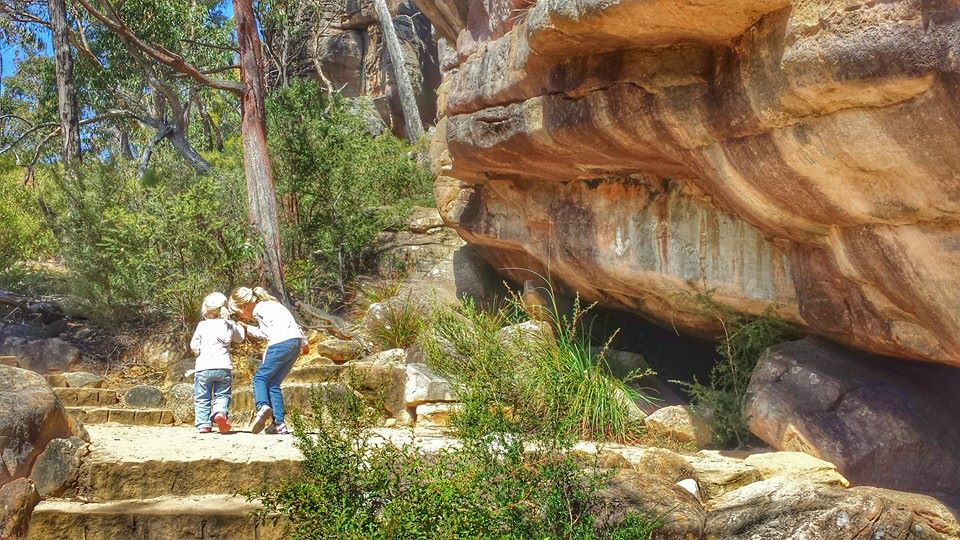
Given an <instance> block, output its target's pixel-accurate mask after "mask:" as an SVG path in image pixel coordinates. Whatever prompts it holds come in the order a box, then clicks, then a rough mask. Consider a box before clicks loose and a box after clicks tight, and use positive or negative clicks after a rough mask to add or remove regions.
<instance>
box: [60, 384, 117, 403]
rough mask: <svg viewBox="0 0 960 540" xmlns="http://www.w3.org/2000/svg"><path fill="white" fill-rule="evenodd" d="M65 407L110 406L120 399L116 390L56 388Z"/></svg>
mask: <svg viewBox="0 0 960 540" xmlns="http://www.w3.org/2000/svg"><path fill="white" fill-rule="evenodd" d="M53 393H54V394H56V395H57V398H58V399H60V402H61V403H63V405H64V406H65V407H74V406H77V405H86V406H101V407H109V406H111V405H115V404H116V403H118V402H119V401H120V399H119V397H118V395H117V391H116V390H109V389H101V388H54V389H53Z"/></svg>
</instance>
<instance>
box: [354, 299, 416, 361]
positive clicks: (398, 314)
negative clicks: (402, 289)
mask: <svg viewBox="0 0 960 540" xmlns="http://www.w3.org/2000/svg"><path fill="white" fill-rule="evenodd" d="M426 323H427V314H426V313H425V312H424V309H423V308H422V307H421V306H420V305H419V304H418V303H417V302H416V301H411V300H410V299H409V298H408V299H406V300H405V301H394V302H390V303H388V304H386V305H384V306H383V309H382V310H381V311H380V312H379V313H378V314H377V315H376V316H375V317H372V318H371V320H370V324H369V326H368V328H367V332H368V334H369V336H370V339H371V341H373V344H374V346H376V348H377V349H379V350H381V351H386V350H390V349H398V348H399V349H405V348H407V347H409V346H410V345H413V344H414V342H416V341H417V338H418V337H419V336H420V333H421V332H422V331H423V329H424V326H425V325H426Z"/></svg>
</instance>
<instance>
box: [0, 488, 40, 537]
mask: <svg viewBox="0 0 960 540" xmlns="http://www.w3.org/2000/svg"><path fill="white" fill-rule="evenodd" d="M39 502H40V494H38V493H37V489H36V487H34V485H33V482H32V481H30V480H29V479H27V478H18V479H16V480H14V481H12V482H9V483H7V484H4V485H2V486H0V538H11V539H13V538H23V537H24V536H25V535H26V534H27V527H28V526H29V524H30V515H31V514H32V513H33V509H34V507H35V506H37V503H39Z"/></svg>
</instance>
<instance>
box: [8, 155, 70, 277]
mask: <svg viewBox="0 0 960 540" xmlns="http://www.w3.org/2000/svg"><path fill="white" fill-rule="evenodd" d="M22 175H23V173H22V171H21V169H20V168H19V167H17V166H16V164H15V163H14V162H13V161H12V160H10V159H8V158H4V159H2V160H0V288H14V286H15V285H17V284H18V283H19V282H20V281H21V280H22V279H23V278H24V268H23V267H21V266H19V265H18V264H17V263H19V262H22V261H25V260H29V259H38V258H42V257H46V256H47V255H49V254H50V253H51V252H52V251H53V249H54V248H55V246H56V240H55V239H54V237H53V233H52V231H51V230H50V227H49V224H48V222H47V221H46V220H45V218H44V216H43V211H42V203H41V200H40V199H39V198H38V197H37V193H36V192H35V190H32V189H31V188H29V187H26V186H24V185H23V184H22Z"/></svg>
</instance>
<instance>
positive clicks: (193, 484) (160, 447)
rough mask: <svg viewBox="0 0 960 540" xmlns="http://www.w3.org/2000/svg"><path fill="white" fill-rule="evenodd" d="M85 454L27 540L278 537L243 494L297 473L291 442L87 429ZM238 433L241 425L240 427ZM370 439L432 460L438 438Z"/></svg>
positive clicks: (421, 433) (277, 525)
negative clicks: (74, 481)
mask: <svg viewBox="0 0 960 540" xmlns="http://www.w3.org/2000/svg"><path fill="white" fill-rule="evenodd" d="M87 429H88V431H89V433H90V439H91V445H90V454H89V455H88V456H87V457H86V458H85V462H84V465H83V468H82V470H81V473H80V481H79V486H78V487H77V489H76V490H75V491H73V492H71V493H68V494H67V495H66V496H65V497H64V498H56V499H46V500H44V501H42V502H41V503H40V504H39V505H37V507H36V508H35V509H34V511H33V516H32V518H31V521H30V530H29V534H28V538H29V539H36V540H49V539H57V540H74V539H76V540H97V539H103V540H107V539H110V540H114V539H126V538H137V539H143V540H160V539H164V540H165V539H182V538H197V539H257V540H271V539H281V538H284V537H285V531H284V524H283V521H282V519H278V518H277V517H267V518H265V519H261V518H259V517H257V516H256V515H255V512H256V511H257V510H259V509H260V506H259V505H258V504H257V503H255V502H250V501H248V500H247V499H246V497H245V496H244V494H245V492H246V491H247V490H251V489H256V488H258V487H260V486H265V485H272V484H276V483H278V482H280V481H282V480H284V479H290V478H295V477H296V476H297V475H298V474H300V463H301V461H302V459H303V456H302V455H301V454H300V451H299V450H297V448H296V447H295V445H294V439H293V437H290V436H282V435H266V434H257V435H254V434H252V433H250V432H247V431H237V432H234V433H231V434H226V435H222V434H219V433H212V434H199V433H197V432H196V431H195V430H194V429H193V428H192V427H188V426H128V425H91V426H88V428H87ZM243 429H245V426H243ZM376 433H377V435H376V436H378V437H382V438H383V439H389V440H392V441H394V442H396V443H398V444H407V443H412V444H416V445H417V446H419V447H420V448H422V449H423V450H424V451H428V452H429V451H436V450H438V449H440V448H444V447H447V446H449V445H450V444H452V443H453V441H452V440H451V439H447V438H445V437H444V436H443V435H442V434H441V433H440V431H439V430H436V429H420V430H417V432H416V433H415V434H414V432H412V431H410V430H407V429H385V428H384V429H379V430H377V431H376Z"/></svg>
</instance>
